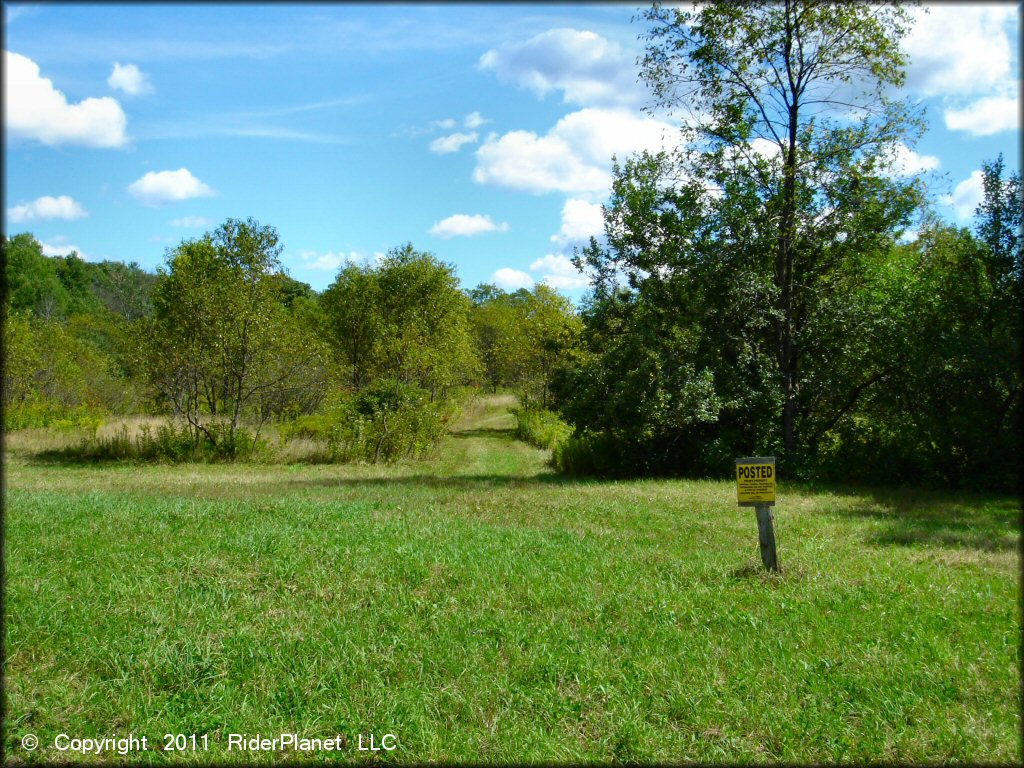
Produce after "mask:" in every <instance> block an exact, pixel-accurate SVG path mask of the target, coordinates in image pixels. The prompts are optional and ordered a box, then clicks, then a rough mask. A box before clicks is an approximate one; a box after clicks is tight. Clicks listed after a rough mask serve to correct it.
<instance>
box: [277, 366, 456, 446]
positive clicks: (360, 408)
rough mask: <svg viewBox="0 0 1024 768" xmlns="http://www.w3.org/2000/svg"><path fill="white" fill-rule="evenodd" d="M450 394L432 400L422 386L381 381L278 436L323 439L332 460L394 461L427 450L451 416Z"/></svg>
mask: <svg viewBox="0 0 1024 768" xmlns="http://www.w3.org/2000/svg"><path fill="white" fill-rule="evenodd" d="M455 411H456V405H455V403H454V401H453V400H452V399H444V400H438V401H434V402H431V401H430V398H429V396H428V393H427V391H426V390H424V389H421V388H419V387H415V386H411V385H408V384H403V383H401V382H397V381H394V380H391V381H381V382H378V383H376V384H374V385H372V386H370V387H367V388H366V389H364V390H363V391H361V392H359V393H357V394H355V395H349V396H347V397H344V398H343V399H341V400H339V401H337V402H336V403H334V404H333V405H332V406H331V407H330V408H329V409H328V410H327V412H325V413H323V414H314V415H308V416H302V417H299V418H297V419H295V420H294V421H292V422H290V423H289V424H287V425H285V426H282V427H281V429H280V434H281V437H282V440H283V441H285V442H287V441H288V440H291V439H295V438H305V439H312V440H323V441H324V442H325V443H326V444H327V456H326V458H327V460H329V461H332V462H349V461H369V462H373V463H377V462H381V461H383V462H392V461H397V460H398V459H401V458H421V457H423V456H425V455H427V454H428V453H429V452H430V451H431V450H432V449H433V448H434V446H435V445H437V443H438V441H439V440H440V439H441V438H442V437H443V436H444V434H445V432H446V431H447V425H448V423H449V422H450V421H451V419H452V417H453V416H454V415H455Z"/></svg>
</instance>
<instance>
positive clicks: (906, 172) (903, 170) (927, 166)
mask: <svg viewBox="0 0 1024 768" xmlns="http://www.w3.org/2000/svg"><path fill="white" fill-rule="evenodd" d="M886 160H887V164H888V175H889V176H892V177H903V176H913V175H914V174H916V173H922V172H924V171H934V170H935V169H936V168H938V167H939V165H940V164H941V161H940V160H939V158H937V157H935V155H921V154H918V153H917V152H915V151H914V150H912V149H911V148H910V147H908V146H907V145H905V144H897V145H895V146H894V147H893V149H892V152H891V153H890V155H889V157H888V158H886Z"/></svg>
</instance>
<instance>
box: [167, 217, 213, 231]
mask: <svg viewBox="0 0 1024 768" xmlns="http://www.w3.org/2000/svg"><path fill="white" fill-rule="evenodd" d="M212 225H213V219H207V218H206V217H204V216H183V217H182V218H180V219H171V226H172V227H186V228H187V229H197V228H199V227H209V226H212Z"/></svg>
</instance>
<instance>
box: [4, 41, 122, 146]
mask: <svg viewBox="0 0 1024 768" xmlns="http://www.w3.org/2000/svg"><path fill="white" fill-rule="evenodd" d="M4 97H5V99H4V100H5V103H4V107H5V108H4V121H5V127H6V128H7V133H8V135H9V136H11V137H12V138H16V139H29V140H34V141H39V142H41V143H43V144H46V145H47V146H59V145H61V144H78V145H81V146H86V147H120V146H123V145H124V144H125V142H126V141H127V138H126V137H125V127H126V125H127V118H126V117H125V114H124V111H123V110H122V109H121V105H120V104H119V103H118V102H117V100H116V99H113V98H111V97H110V96H104V97H102V98H88V99H83V100H82V101H80V102H78V103H77V104H69V103H68V100H67V97H66V96H65V95H64V94H63V93H62V92H60V91H58V90H57V89H56V88H54V87H53V81H52V80H49V79H48V78H45V77H42V75H41V74H40V70H39V65H38V64H36V63H35V62H34V61H32V59H30V58H28V57H27V56H22V55H21V54H20V53H12V52H11V51H4Z"/></svg>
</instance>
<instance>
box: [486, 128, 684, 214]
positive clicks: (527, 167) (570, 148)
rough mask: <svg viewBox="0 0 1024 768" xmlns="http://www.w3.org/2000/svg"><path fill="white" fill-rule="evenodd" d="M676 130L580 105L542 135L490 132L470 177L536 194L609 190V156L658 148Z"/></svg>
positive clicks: (610, 179)
mask: <svg viewBox="0 0 1024 768" xmlns="http://www.w3.org/2000/svg"><path fill="white" fill-rule="evenodd" d="M674 132H675V129H674V128H673V127H672V126H671V125H669V124H668V123H664V122H662V121H660V120H656V119H654V118H651V117H643V116H639V115H636V114H634V113H632V112H630V111H628V110H624V109H596V108H591V109H582V110H579V111H578V112H571V113H570V114H568V115H566V116H565V117H563V118H562V119H561V120H559V121H558V123H557V124H556V125H555V126H554V127H553V128H552V129H551V130H550V131H548V133H547V135H545V136H538V135H537V134H535V133H533V132H532V131H510V132H508V133H506V134H504V135H502V136H498V135H497V134H491V135H490V136H488V137H487V140H486V141H485V142H484V143H483V145H482V146H481V147H480V148H479V149H478V150H477V152H476V158H477V164H476V168H475V169H474V171H473V179H474V181H476V182H478V183H480V184H496V185H498V186H503V187H508V188H511V189H518V190H522V191H527V192H533V193H535V194H542V193H544V192H567V193H570V194H573V193H575V194H586V193H591V194H597V193H602V194H607V192H608V191H609V189H610V188H611V182H612V177H611V165H612V155H617V156H619V157H624V156H626V155H628V154H630V153H632V152H638V151H640V150H644V149H647V150H650V151H657V150H659V149H661V148H663V147H664V146H666V143H667V139H668V138H669V137H670V136H671V135H672V134H673V133H674Z"/></svg>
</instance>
